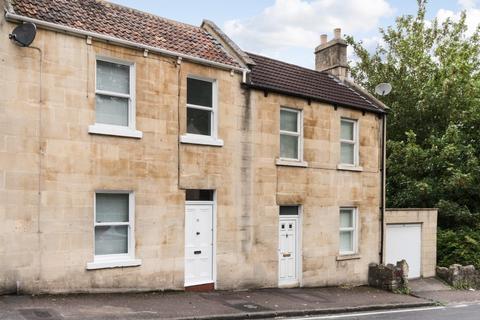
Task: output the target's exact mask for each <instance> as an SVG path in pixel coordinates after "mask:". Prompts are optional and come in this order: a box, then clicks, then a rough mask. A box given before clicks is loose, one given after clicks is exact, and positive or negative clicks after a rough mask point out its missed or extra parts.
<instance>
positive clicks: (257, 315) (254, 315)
mask: <svg viewBox="0 0 480 320" xmlns="http://www.w3.org/2000/svg"><path fill="white" fill-rule="evenodd" d="M437 305H438V303H437V302H434V301H429V302H418V303H402V304H381V305H370V306H358V307H343V308H325V309H306V310H283V311H259V312H242V313H233V314H218V315H208V316H193V317H181V318H173V319H174V320H208V319H212V320H236V319H265V318H274V317H301V316H315V315H326V314H342V313H353V312H365V311H381V310H392V309H411V308H425V307H434V306H437Z"/></svg>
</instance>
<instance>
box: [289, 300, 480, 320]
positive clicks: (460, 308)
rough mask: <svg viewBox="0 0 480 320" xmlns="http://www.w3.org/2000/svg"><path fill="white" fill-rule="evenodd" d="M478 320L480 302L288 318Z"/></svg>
mask: <svg viewBox="0 0 480 320" xmlns="http://www.w3.org/2000/svg"><path fill="white" fill-rule="evenodd" d="M307 319H308V320H447V319H448V320H451V319H458V320H478V319H480V304H479V303H475V304H457V305H449V306H446V307H431V308H419V309H404V310H402V309H397V310H385V311H376V312H358V313H350V314H336V315H328V316H312V317H302V318H288V320H307Z"/></svg>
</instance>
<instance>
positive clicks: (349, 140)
mask: <svg viewBox="0 0 480 320" xmlns="http://www.w3.org/2000/svg"><path fill="white" fill-rule="evenodd" d="M340 163H341V164H345V165H351V166H358V123H357V121H356V120H350V119H342V120H341V128H340Z"/></svg>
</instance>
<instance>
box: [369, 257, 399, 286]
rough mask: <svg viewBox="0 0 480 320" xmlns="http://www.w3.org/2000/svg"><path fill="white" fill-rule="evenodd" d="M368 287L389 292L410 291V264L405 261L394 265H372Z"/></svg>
mask: <svg viewBox="0 0 480 320" xmlns="http://www.w3.org/2000/svg"><path fill="white" fill-rule="evenodd" d="M368 285H369V286H371V287H375V288H380V289H383V290H388V291H397V290H399V291H405V290H408V264H407V262H406V261H405V260H402V261H398V262H397V264H396V265H393V264H387V265H384V264H377V263H370V265H369V266H368Z"/></svg>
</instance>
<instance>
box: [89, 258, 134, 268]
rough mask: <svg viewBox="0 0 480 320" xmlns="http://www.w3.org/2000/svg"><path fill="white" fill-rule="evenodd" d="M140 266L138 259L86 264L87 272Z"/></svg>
mask: <svg viewBox="0 0 480 320" xmlns="http://www.w3.org/2000/svg"><path fill="white" fill-rule="evenodd" d="M140 265H142V260H140V259H125V260H110V261H97V262H95V261H94V262H89V263H87V270H97V269H108V268H123V267H138V266H140Z"/></svg>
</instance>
